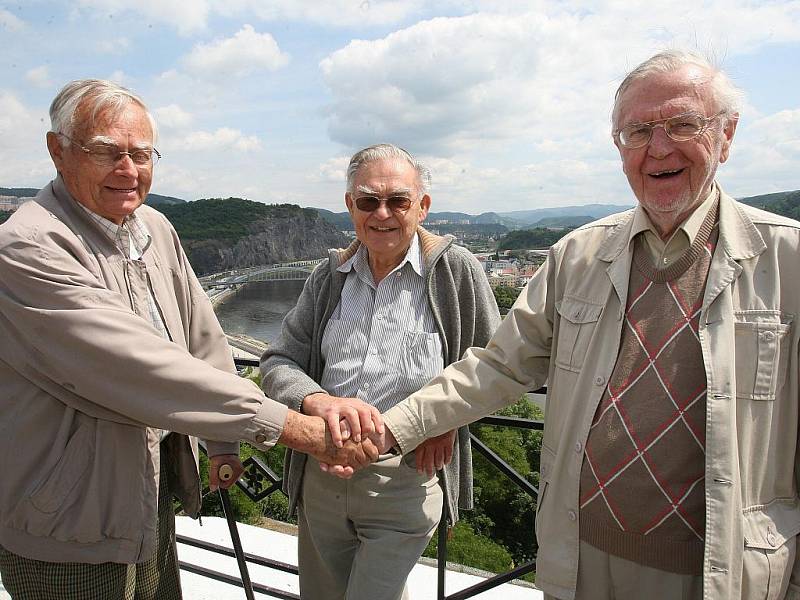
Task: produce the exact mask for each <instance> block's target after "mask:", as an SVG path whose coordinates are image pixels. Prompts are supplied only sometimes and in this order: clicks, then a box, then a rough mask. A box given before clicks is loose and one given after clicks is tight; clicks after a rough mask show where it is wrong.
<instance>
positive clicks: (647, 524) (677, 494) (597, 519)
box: [580, 208, 718, 574]
mask: <svg viewBox="0 0 800 600" xmlns="http://www.w3.org/2000/svg"><path fill="white" fill-rule="evenodd" d="M716 215H717V210H716V208H714V209H712V210H711V211H709V215H708V217H707V218H706V220H705V222H704V223H703V226H702V227H701V229H700V232H699V233H698V235H697V236H696V239H695V241H694V243H693V244H692V246H690V248H689V249H687V251H686V253H685V254H684V255H683V256H682V257H681V258H679V259H678V260H677V261H675V263H673V265H671V266H670V267H667V268H665V269H656V268H655V266H654V265H653V263H652V260H651V259H650V257H649V255H648V253H647V251H646V249H645V248H644V246H643V244H642V243H641V241H642V240H641V236H639V237H638V238H636V239H635V241H634V258H633V263H634V265H633V267H632V269H631V275H630V285H629V294H628V301H627V307H626V313H625V322H624V325H623V333H622V337H621V340H620V351H619V355H618V357H617V363H616V365H615V367H614V372H613V374H612V376H611V377H610V379H609V384H608V387H607V389H606V391H605V393H604V395H603V398H602V399H601V401H600V404H599V406H598V408H597V411H596V413H595V417H594V420H593V423H592V426H591V429H590V432H589V438H588V440H587V442H586V450H585V453H584V460H583V465H582V469H581V486H580V511H581V516H580V518H581V520H580V535H581V539H583V540H584V541H585V542H588V543H590V544H591V545H593V546H595V547H597V548H600V549H601V550H603V551H605V552H608V553H609V554H613V555H615V556H620V557H622V558H626V559H628V560H632V561H634V562H636V563H638V564H643V565H647V566H650V567H654V568H657V569H661V570H664V571H670V572H674V573H685V574H697V573H700V572H702V556H703V541H704V533H705V499H704V495H705V423H706V417H705V411H706V375H705V368H704V362H703V356H702V351H701V348H700V340H699V336H698V324H699V321H700V310H701V306H702V301H703V293H704V290H705V283H706V279H707V276H708V269H709V265H710V263H711V256H712V254H713V251H714V247H715V244H716V239H717V233H718V231H717V228H716Z"/></svg>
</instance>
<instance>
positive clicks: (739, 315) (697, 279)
mask: <svg viewBox="0 0 800 600" xmlns="http://www.w3.org/2000/svg"><path fill="white" fill-rule="evenodd" d="M740 96H741V93H740V92H739V91H738V90H737V89H736V88H735V87H734V86H733V84H732V83H731V82H730V80H729V79H728V78H727V77H726V76H725V74H724V73H722V72H721V71H720V70H719V69H717V68H715V67H714V66H712V65H711V64H710V63H709V62H708V61H707V60H705V59H704V58H703V57H700V56H698V55H696V54H693V53H691V52H685V51H680V50H669V51H665V52H662V53H660V54H657V55H655V56H653V57H651V58H649V59H648V60H646V61H644V62H643V63H642V64H641V65H639V66H638V67H636V68H635V69H634V70H633V71H632V72H631V73H630V74H629V75H628V76H627V77H625V79H624V80H623V81H622V83H621V84H620V86H619V89H618V91H617V95H616V99H615V103H614V110H613V116H612V137H613V141H614V143H615V145H616V147H617V149H618V151H619V154H620V158H621V159H622V170H623V171H624V173H625V176H626V177H627V179H628V183H629V184H630V187H631V190H632V191H633V195H634V196H635V197H636V199H637V200H638V206H637V207H636V208H635V209H632V210H629V211H627V212H624V213H621V214H617V215H612V216H610V217H607V218H604V219H601V220H599V221H596V222H594V223H589V224H587V225H585V226H583V227H580V228H579V229H577V230H576V231H574V232H572V233H569V234H568V235H566V236H565V237H564V238H562V239H561V240H560V241H559V242H558V243H556V244H554V245H553V247H552V248H551V249H550V251H549V254H548V257H547V260H546V261H545V263H544V264H543V265H542V267H541V268H540V269H539V270H538V271H537V272H536V275H535V276H534V277H533V279H532V280H531V281H530V283H529V284H528V286H527V287H526V289H525V290H523V292H522V293H521V294H520V296H519V299H518V300H517V302H516V303H515V304H514V307H513V308H512V309H511V311H510V312H509V314H508V315H507V316H506V318H505V320H504V321H503V323H502V324H501V325H500V327H499V328H498V330H497V333H496V334H495V335H494V337H493V338H492V340H491V341H490V342H489V344H488V345H487V346H486V347H485V348H481V349H478V348H475V349H472V350H469V351H467V355H466V357H465V358H464V359H463V360H461V361H459V362H458V363H456V364H454V365H451V366H450V367H448V368H447V369H445V370H444V372H443V373H442V375H441V376H439V377H437V378H435V379H434V380H433V381H431V382H430V383H429V384H428V385H427V386H426V387H425V388H423V389H422V390H420V391H419V392H417V393H416V394H413V395H412V396H411V397H410V398H408V399H407V400H405V401H403V402H401V403H399V404H398V405H396V406H394V407H392V408H391V409H389V411H387V412H386V413H384V415H383V417H384V425H385V427H386V432H387V435H386V437H387V440H386V441H385V444H384V445H389V444H394V443H397V444H398V445H399V448H400V450H401V451H402V452H407V451H409V450H411V449H412V448H414V446H416V444H417V443H419V442H420V441H421V440H423V439H424V438H425V437H427V436H435V435H439V434H441V432H442V431H444V430H446V429H450V428H452V427H455V426H457V425H462V424H464V423H467V422H470V421H472V420H474V419H476V418H479V417H481V416H483V415H485V414H487V413H490V412H492V411H494V410H497V409H498V408H500V407H502V406H504V405H506V404H508V403H509V402H513V401H514V400H516V399H517V398H518V397H519V395H520V394H521V393H522V392H524V391H526V390H529V389H535V388H537V387H538V386H541V385H544V384H545V383H547V386H548V389H547V392H548V394H547V406H546V411H545V426H544V437H543V439H542V455H541V469H540V485H539V496H538V501H537V514H536V536H537V539H538V543H539V550H538V555H537V558H536V585H537V587H539V588H540V589H542V590H544V592H545V598H546V599H548V600H550V599H553V598H558V599H559V600H639V599H647V600H700V599H701V598H702V599H704V600H734V599H735V600H761V599H764V598H770V599H776V600H778V599H780V600H797V599H800V561H798V548H797V539H798V533H799V532H800V497H798V472H800V454H798V433H800V419H799V418H800V398H799V397H798V387H799V385H800V363H799V362H798V348H800V327H799V326H798V315H800V277H798V267H797V265H798V262H799V261H800V223H798V222H797V221H793V220H791V219H787V218H784V217H781V216H778V215H774V214H770V213H766V212H763V211H760V210H757V209H755V208H752V207H750V206H745V205H743V204H740V203H738V202H737V201H735V200H734V199H733V198H731V197H730V196H728V195H727V194H726V193H725V192H724V191H723V190H722V189H721V187H720V185H719V184H718V183H717V182H716V180H715V178H716V176H717V171H718V167H719V166H720V164H722V163H724V162H725V161H727V160H728V157H729V154H730V150H731V144H732V142H733V137H734V133H735V131H736V126H737V123H738V119H739V113H738V106H739V102H740Z"/></svg>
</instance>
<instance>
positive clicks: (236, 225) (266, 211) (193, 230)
mask: <svg viewBox="0 0 800 600" xmlns="http://www.w3.org/2000/svg"><path fill="white" fill-rule="evenodd" d="M154 208H156V209H158V210H159V211H161V212H162V213H164V215H166V217H167V218H168V219H169V220H170V222H171V223H172V225H173V227H175V230H176V231H177V232H178V235H179V236H180V238H181V240H183V241H184V242H186V241H192V240H205V239H217V240H222V241H225V242H226V243H229V244H235V243H236V242H237V241H238V240H240V239H241V238H243V237H245V236H247V235H250V234H251V233H253V231H252V228H253V225H254V223H257V222H258V221H261V220H264V219H285V218H289V217H301V218H303V217H305V218H310V219H314V220H316V219H317V218H319V217H318V215H317V211H316V210H314V209H309V208H300V207H299V206H295V205H294V204H263V203H261V202H253V201H251V200H243V199H242V198H226V199H222V198H210V199H208V200H197V201H196V202H186V203H183V204H159V205H156V206H154Z"/></svg>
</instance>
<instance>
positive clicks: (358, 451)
mask: <svg viewBox="0 0 800 600" xmlns="http://www.w3.org/2000/svg"><path fill="white" fill-rule="evenodd" d="M278 443H280V444H283V445H284V446H287V447H289V448H293V449H295V450H299V451H300V452H305V453H306V454H310V455H311V456H313V457H314V458H316V459H317V460H318V461H320V462H321V463H327V464H329V465H338V466H340V467H341V469H340V470H339V473H340V476H341V477H345V478H347V477H352V475H353V473H354V472H355V471H356V470H358V469H360V468H362V467H365V466H367V465H368V464H370V463H372V462H375V461H376V460H377V459H378V455H379V452H378V448H377V446H376V445H375V443H374V442H373V441H372V440H371V439H369V438H366V439H364V440H362V441H361V442H359V443H357V442H355V441H353V440H352V439H348V440H345V441H344V442H343V443H342V445H341V447H337V446H336V445H335V444H334V443H333V437H332V436H331V432H330V429H329V428H328V426H327V424H326V423H325V421H323V420H322V419H321V418H320V417H310V416H306V415H301V414H300V413H297V412H295V411H293V410H290V411H289V412H288V414H287V415H286V423H285V424H284V426H283V432H282V433H281V436H280V438H278Z"/></svg>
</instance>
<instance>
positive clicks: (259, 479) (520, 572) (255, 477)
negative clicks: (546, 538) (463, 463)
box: [177, 358, 547, 600]
mask: <svg viewBox="0 0 800 600" xmlns="http://www.w3.org/2000/svg"><path fill="white" fill-rule="evenodd" d="M235 362H236V366H237V368H242V367H257V366H258V364H259V363H258V361H257V360H254V359H242V358H237V359H235ZM546 392H547V390H546V388H541V389H539V390H536V391H535V392H533V393H536V394H544V393H546ZM475 423H479V424H482V425H496V426H500V427H516V428H521V429H532V430H537V431H541V430H543V429H544V422H543V421H538V420H532V419H522V418H519V417H503V416H497V415H490V416H488V417H484V418H482V419H479V420H478V421H475ZM470 440H471V442H472V447H473V450H475V451H477V452H478V453H479V454H481V455H482V456H483V457H484V458H486V460H488V461H489V463H491V464H492V465H494V466H495V467H496V468H497V469H498V470H499V471H500V472H501V473H503V474H504V475H505V476H506V477H507V478H508V479H510V480H511V482H512V483H513V484H514V485H516V486H517V487H519V488H520V489H521V490H522V491H523V492H525V493H526V494H527V495H529V496H530V497H531V498H533V499H536V498H537V496H538V494H539V490H538V488H537V487H536V486H534V485H533V484H531V483H530V482H529V481H528V480H527V479H525V478H524V477H523V476H522V475H520V474H519V473H518V472H517V471H515V470H514V469H513V467H511V465H509V464H508V463H507V462H506V461H505V460H503V458H501V457H500V456H499V455H498V454H497V453H496V452H494V451H493V450H492V449H491V448H489V447H488V446H487V445H486V444H484V443H483V442H482V441H481V440H480V439H478V438H477V437H475V435H474V434H472V433H470ZM243 465H244V468H245V472H244V474H243V475H242V477H241V478H240V479H239V480H238V481H237V482H236V485H237V486H239V489H241V490H242V492H243V493H244V494H245V495H246V496H248V497H249V498H250V499H251V500H253V501H254V502H260V501H261V500H263V499H265V498H266V497H267V496H269V495H270V494H272V493H274V492H276V491H281V492H282V489H281V484H282V480H281V478H280V477H279V476H278V475H277V474H276V473H275V472H274V471H273V470H272V469H270V468H269V467H268V466H267V465H266V464H264V462H263V461H262V460H261V459H259V458H258V457H257V456H250V457H248V458H247V459H246V460H245V461H244V462H243ZM446 508H447V507H446V505H445V507H444V510H443V513H442V519H441V520H440V522H439V528H438V532H437V535H438V545H437V557H436V562H437V591H436V598H437V600H467V599H468V598H474V597H475V596H477V595H479V594H482V593H483V592H486V591H488V590H491V589H494V588H496V587H498V586H500V585H503V584H504V583H508V582H509V581H511V580H513V579H517V578H520V577H522V576H524V575H526V574H528V573H531V572H533V571H534V570H535V569H536V561H535V560H532V561H529V562H527V563H525V564H522V565H520V566H518V567H516V568H515V569H512V570H511V571H508V572H506V573H499V574H497V575H495V576H493V577H490V578H488V579H485V580H484V581H481V582H479V583H477V584H475V585H473V586H471V587H468V588H465V589H463V590H460V591H458V592H455V593H453V594H450V595H445V587H446V572H447V531H448V527H447V518H446V517H447V515H446V512H444V511H446ZM531 534H533V532H531ZM177 541H178V543H181V544H186V545H189V546H194V547H197V548H202V549H204V550H207V551H211V552H214V553H217V554H222V555H225V556H234V552H233V550H230V549H229V548H226V547H225V546H219V545H217V544H211V543H209V542H204V541H201V540H196V539H194V538H191V537H187V536H184V535H178V536H177ZM244 556H245V560H246V561H247V562H248V563H252V564H254V565H260V566H265V567H269V568H272V569H276V570H278V571H283V572H286V573H291V574H295V575H296V574H297V573H298V569H297V566H295V565H290V564H287V563H283V562H280V561H276V560H272V559H270V558H266V557H263V556H259V555H257V554H250V553H245V555H244ZM180 567H181V569H183V570H185V571H188V572H191V573H195V574H198V575H202V576H204V577H209V578H211V579H214V580H217V581H222V582H225V583H229V584H232V585H236V586H238V587H245V585H246V584H245V583H243V582H242V579H240V578H238V577H236V576H233V575H229V574H227V573H221V572H219V571H214V570H213V569H208V568H206V567H201V566H198V565H193V564H189V563H185V562H182V561H181V562H180ZM247 583H248V584H249V582H247ZM251 589H252V591H256V592H259V593H261V594H266V595H268V596H271V597H273V598H283V599H287V600H300V596H298V595H297V594H293V593H291V592H285V591H282V590H278V589H275V588H271V587H269V586H266V585H263V584H260V583H252V584H251Z"/></svg>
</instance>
